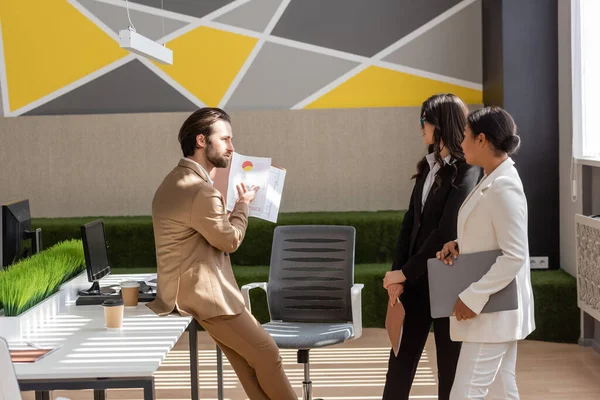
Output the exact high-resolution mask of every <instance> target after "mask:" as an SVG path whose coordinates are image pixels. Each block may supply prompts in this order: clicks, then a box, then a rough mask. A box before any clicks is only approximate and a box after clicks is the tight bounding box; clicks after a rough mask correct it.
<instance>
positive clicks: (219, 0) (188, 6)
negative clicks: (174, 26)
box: [129, 0, 233, 24]
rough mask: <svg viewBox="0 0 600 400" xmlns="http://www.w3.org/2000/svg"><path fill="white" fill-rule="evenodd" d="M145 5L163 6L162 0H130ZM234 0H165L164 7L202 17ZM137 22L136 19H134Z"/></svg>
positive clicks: (168, 9)
mask: <svg viewBox="0 0 600 400" xmlns="http://www.w3.org/2000/svg"><path fill="white" fill-rule="evenodd" d="M129 1H130V2H132V3H138V4H142V5H145V6H150V7H155V8H161V2H160V0H129ZM232 1H233V0H163V2H162V3H163V5H164V9H165V10H167V11H172V12H176V13H179V14H185V15H190V16H192V17H198V18H202V17H204V16H205V15H206V14H210V13H211V12H213V11H215V10H218V9H219V8H221V7H223V6H224V5H226V4H229V3H231V2H232ZM133 23H134V24H135V21H133Z"/></svg>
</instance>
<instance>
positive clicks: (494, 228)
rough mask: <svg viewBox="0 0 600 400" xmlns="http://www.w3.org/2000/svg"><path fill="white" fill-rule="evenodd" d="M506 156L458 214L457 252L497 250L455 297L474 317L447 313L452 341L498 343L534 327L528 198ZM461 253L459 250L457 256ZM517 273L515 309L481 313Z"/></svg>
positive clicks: (529, 331) (519, 337)
mask: <svg viewBox="0 0 600 400" xmlns="http://www.w3.org/2000/svg"><path fill="white" fill-rule="evenodd" d="M513 165H514V161H513V160H512V159H511V158H508V159H507V160H505V161H504V162H503V163H502V164H500V165H499V166H498V167H497V168H496V169H495V170H494V171H493V172H492V173H491V174H489V175H486V176H484V177H483V178H482V180H481V182H480V183H479V185H477V186H476V187H475V189H473V191H472V192H471V194H469V196H468V197H467V198H466V200H465V201H464V203H463V205H462V206H461V208H460V210H459V213H458V220H457V221H458V222H457V233H458V239H457V242H458V246H459V252H460V254H468V253H476V252H480V251H487V250H502V256H499V257H498V258H497V260H496V263H495V264H494V265H493V266H492V267H491V268H490V270H489V271H488V272H487V273H486V274H485V275H484V276H483V277H482V278H481V279H480V280H479V281H477V282H474V283H473V284H471V286H469V287H468V288H467V289H466V290H465V291H463V292H462V293H461V294H460V295H459V297H460V298H461V300H462V301H463V302H464V303H465V304H466V305H467V307H469V308H470V309H471V310H473V311H474V312H475V313H476V314H478V315H477V316H475V317H474V318H472V319H470V320H466V321H465V320H463V321H458V320H457V319H456V317H450V337H451V338H452V340H454V341H461V342H477V343H501V342H511V341H515V340H520V339H525V337H527V335H529V334H530V333H531V332H533V330H534V329H535V320H534V315H533V292H532V289H531V277H530V271H529V244H528V238H527V199H526V198H525V193H524V192H523V184H522V183H521V178H520V177H519V173H518V172H517V170H516V169H515V167H514V166H513ZM459 257H460V255H459ZM515 277H516V278H517V288H518V296H519V297H518V304H519V306H518V309H516V310H511V311H500V312H495V313H484V314H480V313H481V310H482V309H483V306H485V304H486V303H487V301H488V299H489V297H490V295H492V294H494V293H496V292H498V291H499V290H501V289H502V288H504V287H506V286H507V285H508V284H509V283H510V282H511V281H512V280H513V279H514V278H515Z"/></svg>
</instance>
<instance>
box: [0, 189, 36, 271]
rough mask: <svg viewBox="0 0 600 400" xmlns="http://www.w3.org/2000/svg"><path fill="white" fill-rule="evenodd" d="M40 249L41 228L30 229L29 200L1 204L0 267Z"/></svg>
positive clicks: (4, 266)
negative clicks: (0, 238) (0, 236)
mask: <svg viewBox="0 0 600 400" xmlns="http://www.w3.org/2000/svg"><path fill="white" fill-rule="evenodd" d="M41 250H42V230H41V228H37V229H36V230H34V231H32V230H31V211H30V208H29V200H20V201H15V202H12V203H7V204H3V205H2V240H1V245H0V255H1V256H0V262H1V264H0V269H2V268H6V267H8V266H10V265H12V264H14V263H16V262H17V261H19V260H21V259H23V258H26V257H29V256H31V255H32V254H37V253H39V252H40V251H41Z"/></svg>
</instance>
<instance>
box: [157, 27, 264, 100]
mask: <svg viewBox="0 0 600 400" xmlns="http://www.w3.org/2000/svg"><path fill="white" fill-rule="evenodd" d="M257 42H258V40H257V39H255V38H252V37H248V36H243V35H237V34H235V33H231V32H225V31H221V30H218V29H213V28H208V27H205V26H201V27H199V28H196V29H194V30H192V31H191V32H188V33H186V34H183V35H181V36H179V37H178V38H176V39H174V40H173V41H171V42H168V43H167V47H168V48H169V49H171V50H173V54H175V56H174V57H176V62H174V63H173V65H164V64H159V63H156V65H157V66H158V67H159V68H160V69H162V70H163V71H165V72H166V73H167V74H168V75H169V76H171V77H172V78H173V79H175V80H176V81H177V82H179V83H180V84H181V85H182V86H184V87H185V88H186V89H187V90H189V91H190V93H192V94H193V95H194V96H196V97H198V98H199V99H202V101H203V102H204V103H205V104H206V105H207V106H211V107H215V106H217V105H218V104H219V101H220V100H221V98H222V97H223V95H224V94H225V92H226V91H227V89H228V88H229V85H230V84H231V82H232V81H233V80H234V79H235V76H236V75H237V73H238V71H239V70H240V68H241V67H242V65H243V64H244V62H245V61H246V59H247V58H248V55H249V54H250V52H251V51H252V49H253V48H254V46H255V45H256V43H257ZM202 76H207V77H210V79H209V80H207V81H204V82H203V81H202V80H201V79H199V78H200V77H202Z"/></svg>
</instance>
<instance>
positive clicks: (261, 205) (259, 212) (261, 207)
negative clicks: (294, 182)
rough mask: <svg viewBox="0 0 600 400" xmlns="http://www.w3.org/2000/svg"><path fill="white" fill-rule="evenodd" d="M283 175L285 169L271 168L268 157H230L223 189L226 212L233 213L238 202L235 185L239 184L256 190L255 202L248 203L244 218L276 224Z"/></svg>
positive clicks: (238, 155)
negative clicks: (226, 182) (246, 213)
mask: <svg viewBox="0 0 600 400" xmlns="http://www.w3.org/2000/svg"><path fill="white" fill-rule="evenodd" d="M285 173H286V171H285V169H283V168H280V167H276V166H274V165H271V158H269V157H251V156H245V155H243V154H239V153H233V157H232V158H231V165H230V169H229V182H228V185H227V210H228V211H231V210H233V207H234V206H235V202H236V200H237V198H238V193H237V189H236V185H239V184H240V183H242V182H243V183H244V185H246V187H247V188H250V187H251V186H258V187H260V190H259V191H258V193H257V194H256V199H254V201H253V202H252V203H250V207H249V213H248V215H249V216H251V217H257V218H261V219H264V220H266V221H270V222H277V216H278V215H279V206H280V204H281V194H282V193H283V184H284V181H285Z"/></svg>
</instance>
